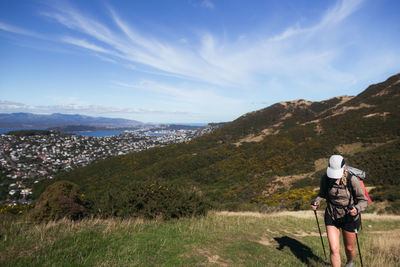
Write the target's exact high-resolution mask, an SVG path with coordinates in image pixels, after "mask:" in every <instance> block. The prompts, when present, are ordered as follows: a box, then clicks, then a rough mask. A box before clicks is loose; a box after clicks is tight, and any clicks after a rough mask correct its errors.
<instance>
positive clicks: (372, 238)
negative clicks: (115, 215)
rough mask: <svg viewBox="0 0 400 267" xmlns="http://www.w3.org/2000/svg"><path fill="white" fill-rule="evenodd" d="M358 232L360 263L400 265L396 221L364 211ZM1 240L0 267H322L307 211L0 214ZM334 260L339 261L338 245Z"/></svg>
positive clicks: (399, 220) (316, 236)
mask: <svg viewBox="0 0 400 267" xmlns="http://www.w3.org/2000/svg"><path fill="white" fill-rule="evenodd" d="M319 220H320V223H322V222H323V218H322V216H320V218H319ZM322 224H323V223H322ZM363 227H364V229H363V230H362V231H361V232H360V233H359V240H360V245H361V251H362V255H363V263H364V265H365V266H377V267H379V266H382V267H383V266H385V267H390V266H399V265H400V256H399V255H400V231H399V229H400V218H399V217H398V216H386V217H380V216H377V215H372V214H371V215H370V214H367V215H365V216H364V218H363ZM322 228H323V225H322ZM322 230H323V234H324V242H325V246H326V249H327V247H328V243H327V238H326V234H325V231H324V229H322ZM0 235H1V239H0V265H1V266H27V265H28V266H329V265H326V264H324V262H325V259H324V254H323V250H322V246H321V243H320V237H319V234H318V229H317V226H316V223H315V218H314V214H313V213H312V212H311V211H304V212H291V213H288V212H286V213H278V214H273V215H266V214H260V213H227V212H219V213H216V212H212V213H210V214H209V215H208V216H206V217H201V218H192V219H180V220H173V221H169V222H159V221H154V220H153V221H143V220H138V219H136V220H133V219H130V220H119V219H106V220H100V219H85V220H83V221H79V222H71V221H67V220H61V221H58V222H50V223H48V224H41V225H29V224H28V223H27V222H26V221H24V220H23V218H22V217H21V219H20V220H18V221H16V222H15V221H14V222H12V223H11V222H10V220H9V219H8V218H6V217H4V216H3V217H0ZM327 253H328V250H327ZM357 253H358V252H357ZM341 255H342V264H344V260H345V259H344V251H343V245H342V251H341ZM355 264H356V265H357V266H358V265H359V259H358V254H356V258H355Z"/></svg>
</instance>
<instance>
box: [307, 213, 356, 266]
mask: <svg viewBox="0 0 400 267" xmlns="http://www.w3.org/2000/svg"><path fill="white" fill-rule="evenodd" d="M314 214H315V219H316V220H317V225H318V231H319V237H321V243H322V248H323V249H324V255H325V260H326V259H327V257H326V252H325V245H324V240H322V234H321V228H320V227H319V222H318V216H317V211H316V210H314ZM357 244H358V239H357ZM359 250H360V249H359Z"/></svg>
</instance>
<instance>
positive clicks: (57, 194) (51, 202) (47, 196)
mask: <svg viewBox="0 0 400 267" xmlns="http://www.w3.org/2000/svg"><path fill="white" fill-rule="evenodd" d="M78 190H79V187H78V186H77V185H76V184H74V183H71V182H68V181H59V182H56V183H54V184H52V185H50V186H49V187H48V188H47V189H46V191H44V192H43V193H42V194H41V195H40V197H39V199H38V200H37V201H36V203H35V208H34V209H33V210H32V213H31V214H30V215H31V218H32V219H33V220H34V221H37V222H42V221H50V220H58V219H61V218H68V219H72V220H76V219H81V218H83V217H84V216H85V215H87V212H88V202H87V201H86V200H85V195H84V194H79V193H78Z"/></svg>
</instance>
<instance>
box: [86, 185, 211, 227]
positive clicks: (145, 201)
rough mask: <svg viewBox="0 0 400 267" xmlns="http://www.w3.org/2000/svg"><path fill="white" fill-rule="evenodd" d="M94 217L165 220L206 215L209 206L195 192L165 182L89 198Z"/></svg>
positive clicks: (111, 190) (120, 189)
mask: <svg viewBox="0 0 400 267" xmlns="http://www.w3.org/2000/svg"><path fill="white" fill-rule="evenodd" d="M88 197H89V198H90V199H91V202H92V211H93V212H94V213H95V214H94V215H99V216H101V217H123V218H127V217H142V218H147V219H155V218H162V219H164V220H168V219H173V218H181V217H191V216H198V215H205V214H206V212H207V210H208V209H209V205H208V204H207V203H206V202H205V201H204V200H203V197H202V196H201V195H200V194H199V192H196V191H195V190H193V189H191V190H186V189H182V188H178V187H177V186H173V185H167V184H165V183H145V182H134V183H131V184H129V185H127V186H124V187H123V188H118V189H110V190H109V191H108V192H106V193H104V194H102V195H101V196H100V195H99V194H97V195H95V194H93V195H91V196H88Z"/></svg>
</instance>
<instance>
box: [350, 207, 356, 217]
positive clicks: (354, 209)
mask: <svg viewBox="0 0 400 267" xmlns="http://www.w3.org/2000/svg"><path fill="white" fill-rule="evenodd" d="M349 213H350V215H351V216H356V215H357V213H358V212H357V209H356V208H354V207H353V209H352V210H350V211H349Z"/></svg>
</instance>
